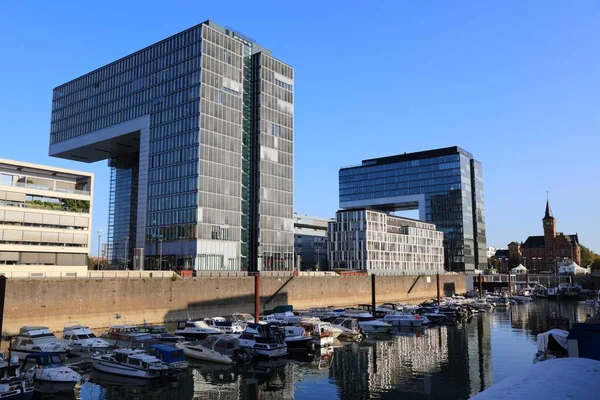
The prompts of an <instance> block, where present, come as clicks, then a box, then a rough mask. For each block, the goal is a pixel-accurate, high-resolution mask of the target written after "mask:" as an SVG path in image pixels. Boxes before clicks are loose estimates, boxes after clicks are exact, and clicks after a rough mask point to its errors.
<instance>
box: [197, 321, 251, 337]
mask: <svg viewBox="0 0 600 400" xmlns="http://www.w3.org/2000/svg"><path fill="white" fill-rule="evenodd" d="M204 322H206V325H208V326H210V327H211V328H215V329H218V330H220V331H222V332H223V333H226V334H228V335H239V334H241V333H242V332H243V331H244V328H245V327H246V324H242V323H240V322H236V321H228V320H226V319H225V318H223V317H212V318H204Z"/></svg>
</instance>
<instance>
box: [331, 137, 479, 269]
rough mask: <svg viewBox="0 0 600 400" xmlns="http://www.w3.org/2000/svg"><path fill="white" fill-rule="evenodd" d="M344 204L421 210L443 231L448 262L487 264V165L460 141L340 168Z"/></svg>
mask: <svg viewBox="0 0 600 400" xmlns="http://www.w3.org/2000/svg"><path fill="white" fill-rule="evenodd" d="M339 185H340V193H339V196H340V208H345V209H351V208H362V207H366V208H371V209H376V210H381V211H385V212H394V211H404V210H419V219H420V220H421V221H426V222H430V223H433V224H435V226H436V229H439V230H440V231H442V232H443V233H444V249H445V263H444V264H445V268H446V270H448V271H467V272H473V271H475V270H476V269H483V268H485V266H486V265H487V257H486V254H487V245H486V237H485V209H484V199H483V168H482V165H481V163H480V162H479V161H477V160H475V159H474V158H473V155H472V154H471V153H469V152H468V151H466V150H464V149H461V148H460V147H458V146H454V147H446V148H441V149H434V150H427V151H419V152H416V153H404V154H399V155H395V156H389V157H381V158H374V159H369V160H363V162H362V164H361V165H358V166H352V167H346V168H342V169H340V172H339Z"/></svg>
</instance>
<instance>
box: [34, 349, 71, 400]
mask: <svg viewBox="0 0 600 400" xmlns="http://www.w3.org/2000/svg"><path fill="white" fill-rule="evenodd" d="M23 376H24V377H25V378H27V379H33V383H34V388H35V390H36V391H39V392H44V393H59V392H73V389H74V388H75V385H77V383H79V382H80V381H81V375H79V374H78V373H77V372H75V371H73V370H72V369H71V368H69V367H67V366H65V363H64V362H63V359H62V358H61V356H60V355H59V354H55V353H34V354H28V355H27V357H25V362H24V363H23Z"/></svg>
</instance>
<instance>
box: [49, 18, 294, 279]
mask: <svg viewBox="0 0 600 400" xmlns="http://www.w3.org/2000/svg"><path fill="white" fill-rule="evenodd" d="M293 117H294V71H293V69H292V68H291V67H290V66H288V65H286V64H284V63H282V62H281V61H279V60H277V59H275V58H274V57H273V56H272V55H271V52H270V51H269V50H267V49H265V48H263V47H261V46H260V45H258V44H257V43H256V42H254V41H253V40H252V39H250V38H248V37H246V36H244V35H241V34H239V33H238V32H236V31H234V30H232V29H229V28H225V27H222V26H220V25H217V24H215V23H213V22H211V21H206V22H204V23H202V24H199V25H196V26H194V27H192V28H190V29H188V30H185V31H183V32H180V33H178V34H176V35H174V36H171V37H169V38H167V39H165V40H162V41H160V42H158V43H155V44H153V45H151V46H149V47H146V48H144V49H142V50H140V51H137V52H135V53H133V54H130V55H128V56H126V57H124V58H122V59H120V60H118V61H115V62H113V63H111V64H108V65H106V66H104V67H102V68H99V69H97V70H95V71H93V72H90V73H88V74H86V75H83V76H81V77H79V78H77V79H75V80H73V81H70V82H67V83H65V84H63V85H61V86H59V87H57V88H55V89H54V93H53V102H52V124H51V133H50V147H49V153H50V155H51V156H54V157H60V158H66V159H70V160H76V161H81V162H87V163H92V162H97V161H101V160H108V162H109V166H110V167H111V183H110V196H109V198H110V200H109V229H108V241H109V252H110V253H111V254H109V256H110V257H111V258H112V260H113V263H116V264H118V265H121V266H126V265H127V266H130V265H131V264H132V257H133V254H134V251H135V252H136V253H135V254H136V256H138V257H139V256H140V251H139V250H140V249H143V252H144V253H145V259H146V266H147V267H149V268H193V269H200V270H202V269H209V270H211V269H218V270H223V269H225V270H227V269H229V270H240V269H250V270H257V269H263V268H264V269H273V270H282V269H284V270H289V269H292V267H293V254H294V249H293V136H294V132H293V126H294V124H293ZM136 249H137V250H136Z"/></svg>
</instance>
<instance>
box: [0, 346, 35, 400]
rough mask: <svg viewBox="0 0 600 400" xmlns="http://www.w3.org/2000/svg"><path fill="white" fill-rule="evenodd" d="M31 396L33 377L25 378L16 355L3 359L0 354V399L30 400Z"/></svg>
mask: <svg viewBox="0 0 600 400" xmlns="http://www.w3.org/2000/svg"><path fill="white" fill-rule="evenodd" d="M32 397H33V379H30V378H25V377H24V376H23V373H22V372H21V362H20V361H19V358H18V357H16V356H13V357H11V360H5V359H4V356H3V355H1V354H0V399H2V400H30V399H31V398H32Z"/></svg>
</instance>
